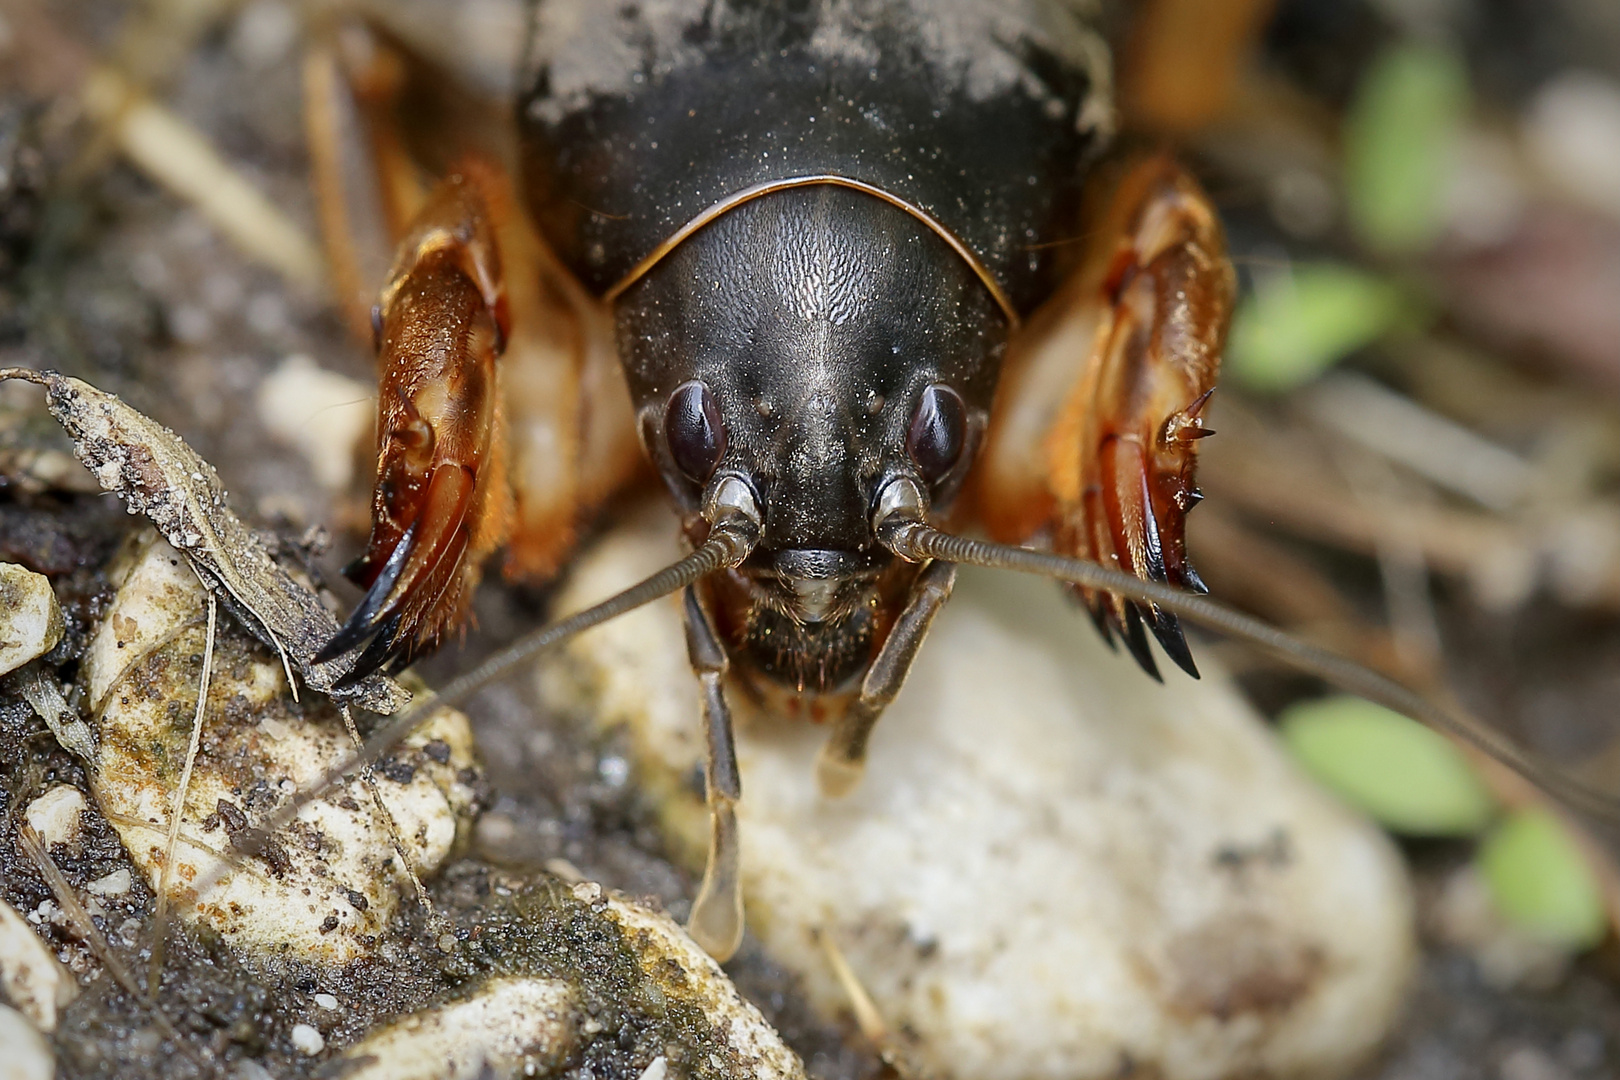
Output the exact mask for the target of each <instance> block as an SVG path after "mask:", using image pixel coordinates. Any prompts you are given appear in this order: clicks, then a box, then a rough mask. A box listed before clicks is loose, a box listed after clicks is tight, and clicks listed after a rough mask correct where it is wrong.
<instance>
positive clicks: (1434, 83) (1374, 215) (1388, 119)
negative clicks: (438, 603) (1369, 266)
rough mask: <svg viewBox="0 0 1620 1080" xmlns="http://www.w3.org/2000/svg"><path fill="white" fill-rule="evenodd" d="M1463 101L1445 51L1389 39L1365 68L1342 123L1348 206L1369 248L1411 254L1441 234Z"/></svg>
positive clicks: (1462, 81)
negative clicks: (1388, 43)
mask: <svg viewBox="0 0 1620 1080" xmlns="http://www.w3.org/2000/svg"><path fill="white" fill-rule="evenodd" d="M1468 99H1469V95H1468V72H1467V69H1466V68H1465V67H1464V66H1463V62H1462V60H1461V59H1460V58H1459V57H1458V56H1457V55H1456V54H1455V53H1453V52H1451V51H1450V50H1447V49H1443V48H1437V47H1435V46H1430V45H1418V44H1412V43H1406V44H1400V45H1394V46H1391V47H1389V48H1387V49H1385V50H1384V52H1383V53H1382V54H1381V55H1380V56H1378V57H1377V58H1376V59H1375V60H1374V61H1373V62H1372V64H1370V65H1369V66H1368V69H1367V73H1366V74H1365V75H1364V76H1362V80H1361V85H1360V86H1359V87H1357V89H1356V96H1355V100H1354V101H1353V102H1352V103H1351V106H1350V111H1349V113H1348V114H1347V115H1346V117H1345V125H1344V179H1345V189H1346V190H1345V195H1346V200H1347V209H1348V210H1349V215H1350V224H1351V226H1352V227H1353V228H1354V229H1355V231H1356V234H1357V236H1359V237H1360V238H1361V240H1362V242H1363V243H1365V244H1366V245H1367V246H1368V247H1370V248H1372V249H1374V250H1375V251H1379V252H1382V253H1384V254H1389V255H1406V254H1415V253H1417V252H1421V251H1423V250H1425V249H1427V248H1428V247H1429V246H1430V245H1431V244H1432V243H1433V242H1434V241H1435V240H1436V239H1437V238H1438V237H1439V235H1440V232H1441V230H1442V229H1443V228H1444V227H1445V216H1444V214H1445V205H1444V203H1445V188H1446V185H1447V183H1448V181H1449V176H1450V172H1451V169H1452V163H1453V160H1454V157H1453V154H1454V152H1455V148H1456V143H1457V136H1458V134H1459V133H1460V132H1461V130H1462V124H1463V121H1464V118H1465V116H1466V114H1467V111H1468Z"/></svg>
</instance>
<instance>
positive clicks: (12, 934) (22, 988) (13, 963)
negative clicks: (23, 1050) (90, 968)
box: [0, 900, 79, 1046]
mask: <svg viewBox="0 0 1620 1080" xmlns="http://www.w3.org/2000/svg"><path fill="white" fill-rule="evenodd" d="M0 989H3V990H4V991H5V993H4V997H5V1000H7V1001H9V1002H10V1003H11V1004H12V1005H14V1006H16V1007H17V1008H18V1009H20V1010H21V1011H22V1013H23V1015H24V1016H26V1017H27V1018H28V1019H29V1020H30V1021H31V1022H32V1023H33V1025H34V1026H35V1027H37V1028H38V1029H39V1030H41V1031H55V1030H56V1016H57V1011H58V1010H59V1009H64V1008H66V1007H67V1005H68V1003H69V1002H71V1001H72V1000H73V999H74V998H75V997H77V996H78V993H79V987H78V984H76V983H75V982H74V981H73V976H72V975H71V974H69V973H68V970H67V969H66V968H64V967H63V966H62V965H61V964H60V963H58V962H57V959H56V957H55V956H53V955H51V951H50V950H49V949H47V948H46V947H45V943H44V942H43V941H41V940H40V939H39V935H38V934H36V933H34V930H33V927H31V926H29V925H28V923H27V922H26V921H25V920H24V919H23V917H22V916H21V915H19V914H18V913H17V910H16V909H15V908H13V907H12V906H11V905H10V904H8V903H6V902H5V901H3V900H0ZM5 1045H6V1041H5V1039H4V1038H0V1046H5Z"/></svg>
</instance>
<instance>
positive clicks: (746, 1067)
mask: <svg viewBox="0 0 1620 1080" xmlns="http://www.w3.org/2000/svg"><path fill="white" fill-rule="evenodd" d="M500 884H501V887H500V888H498V889H497V890H496V891H495V894H494V895H496V896H500V897H504V898H508V900H509V902H510V903H511V905H512V907H511V911H512V913H513V914H514V915H515V916H516V917H515V918H511V919H503V920H499V921H495V922H492V923H491V924H490V935H491V936H496V937H498V936H499V935H503V934H505V935H510V940H506V941H504V942H502V944H501V955H502V956H503V957H505V958H506V959H505V961H504V963H503V969H504V970H503V974H501V975H499V976H496V977H493V978H491V979H489V980H488V981H486V982H484V983H482V984H481V985H478V986H476V987H475V988H473V989H471V990H470V991H469V992H467V993H466V994H465V995H463V996H460V997H458V998H457V999H455V1000H451V1001H447V1002H443V1003H441V1004H438V1005H436V1006H432V1007H430V1008H427V1009H424V1010H421V1011H420V1012H417V1013H415V1014H412V1015H410V1016H407V1017H405V1018H404V1019H402V1020H400V1021H397V1022H395V1023H393V1024H391V1025H389V1026H387V1027H384V1028H382V1029H381V1030H378V1031H374V1032H372V1033H371V1034H369V1035H368V1036H366V1038H365V1039H363V1040H362V1041H361V1042H359V1043H358V1044H356V1045H355V1046H352V1047H350V1048H349V1049H348V1050H347V1051H346V1052H345V1053H344V1062H345V1066H346V1068H345V1069H344V1071H343V1076H344V1077H345V1080H474V1078H476V1077H482V1076H484V1075H486V1073H485V1072H483V1069H484V1068H485V1066H486V1065H487V1066H488V1068H489V1069H490V1070H491V1071H492V1072H493V1073H494V1075H497V1076H506V1075H514V1074H516V1075H522V1076H531V1077H538V1078H551V1077H558V1076H560V1075H562V1072H561V1070H562V1068H563V1067H564V1066H565V1065H566V1064H567V1063H568V1062H569V1061H571V1060H574V1059H576V1058H578V1057H579V1056H580V1055H581V1054H582V1053H584V1052H585V1050H586V1049H587V1048H588V1044H589V1043H590V1042H591V1040H594V1039H598V1038H600V1039H605V1040H608V1041H609V1044H610V1045H609V1047H608V1048H607V1052H608V1054H609V1055H610V1056H611V1055H614V1054H623V1053H626V1052H630V1051H636V1052H638V1053H644V1051H637V1050H636V1048H635V1047H633V1046H630V1047H627V1046H626V1045H625V1044H624V1043H623V1042H622V1041H621V1037H622V1036H623V1035H624V1034H627V1033H639V1034H640V1037H641V1038H643V1039H650V1040H651V1041H652V1042H653V1044H654V1045H655V1046H656V1047H657V1050H658V1051H662V1052H660V1053H655V1054H654V1055H650V1060H649V1058H648V1057H642V1058H640V1060H639V1061H636V1062H635V1064H636V1065H637V1066H639V1068H638V1069H637V1072H635V1073H630V1074H628V1075H646V1076H650V1077H658V1076H660V1075H662V1073H661V1072H660V1071H659V1070H660V1066H659V1062H660V1061H663V1060H664V1054H665V1053H674V1052H679V1053H681V1054H682V1055H683V1056H685V1058H686V1059H687V1061H688V1063H689V1064H690V1063H691V1062H693V1061H694V1060H696V1061H701V1062H702V1063H703V1066H704V1068H703V1070H702V1072H703V1074H704V1075H708V1076H713V1077H715V1080H803V1078H804V1068H803V1065H802V1064H801V1063H800V1061H799V1059H798V1057H797V1056H796V1055H795V1054H794V1053H793V1052H792V1051H791V1050H789V1049H788V1048H787V1046H786V1045H784V1044H783V1042H782V1040H781V1037H780V1036H779V1035H778V1034H777V1033H776V1032H775V1031H774V1030H773V1029H772V1028H771V1027H770V1025H769V1024H767V1023H766V1022H765V1020H764V1018H763V1017H762V1016H761V1015H760V1013H759V1010H758V1009H756V1008H755V1007H754V1006H753V1005H752V1004H750V1003H749V1002H747V1001H746V1000H744V999H743V997H742V996H741V995H740V994H739V993H738V992H737V989H736V987H735V986H733V985H732V983H731V981H730V980H729V979H727V978H726V975H725V973H724V972H723V971H721V970H720V966H719V965H718V964H716V963H715V962H714V961H713V960H712V959H710V958H709V956H708V955H707V954H706V953H704V952H703V951H702V950H701V949H699V948H698V947H697V946H696V945H695V944H694V943H693V942H692V940H691V939H690V938H689V937H687V936H686V933H685V932H684V931H683V930H681V928H680V927H679V926H677V925H676V924H675V923H674V922H673V921H672V920H671V919H670V918H669V917H668V916H667V915H664V914H663V913H661V912H658V911H653V910H651V909H649V908H646V907H643V906H641V905H639V904H635V903H632V902H630V901H627V900H625V899H623V898H622V897H619V896H615V895H612V894H609V893H607V892H606V891H604V890H603V889H602V888H601V886H599V885H596V884H594V883H581V884H578V885H575V886H573V887H572V888H564V887H559V886H558V885H557V884H556V883H553V882H541V883H539V884H537V885H530V886H527V887H523V886H519V885H516V884H513V885H506V884H505V883H500ZM553 915H560V916H562V917H561V918H560V919H555V918H549V917H548V916H553ZM529 935H538V936H529ZM548 935H555V936H548ZM604 946H607V950H606V952H605V953H604ZM526 955H528V956H535V955H538V956H541V957H544V958H545V959H544V966H546V967H548V968H549V969H551V970H550V971H549V972H548V973H530V972H528V971H526V970H525V968H524V963H525V961H524V960H523V959H522V957H524V956H526ZM604 955H612V956H619V955H627V956H628V957H629V958H630V959H632V960H633V962H634V965H635V969H634V970H633V971H624V970H622V969H617V968H614V969H611V970H613V971H615V972H616V974H614V975H613V976H612V981H611V988H610V989H608V988H604V987H603V986H602V985H600V984H599V985H598V986H597V988H596V990H595V991H594V992H586V991H584V990H583V989H582V987H581V986H580V985H577V984H576V980H585V979H593V978H594V979H598V980H599V979H601V978H602V975H603V973H604V972H603V970H602V969H601V964H602V962H603V959H602V958H603V956H604ZM604 989H606V992H607V993H609V994H610V996H612V997H613V1002H612V1004H613V1006H614V1008H615V1009H616V1010H622V1012H621V1013H620V1020H621V1022H622V1023H623V1024H624V1027H623V1028H622V1029H621V1030H619V1031H610V1030H608V1029H607V1027H606V1026H605V1025H604V1024H603V1023H602V1022H601V1020H600V1019H599V1018H598V1017H596V1016H595V1015H592V1014H591V1012H589V1011H587V1009H586V1008H585V1007H584V1006H585V1004H586V1003H587V1002H589V1001H595V1002H596V1006H595V1007H597V1008H599V1007H600V1004H601V1002H600V999H599V998H597V997H596V995H598V994H600V993H602V992H603V991H604ZM660 1029H662V1030H660ZM671 1040H673V1043H672V1042H671ZM642 1061H645V1062H646V1064H645V1065H642V1064H641V1062H642ZM663 1068H664V1069H667V1063H666V1064H665V1065H664V1066H663ZM568 1075H572V1074H571V1073H570V1074H568Z"/></svg>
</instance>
